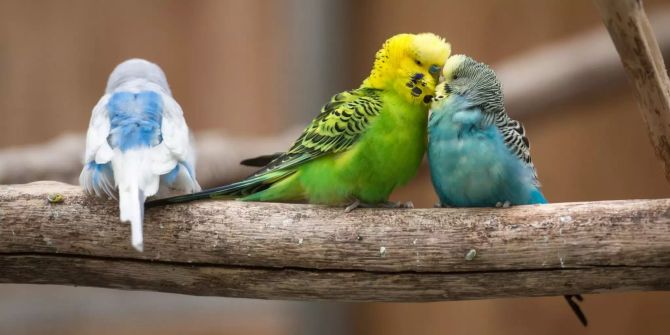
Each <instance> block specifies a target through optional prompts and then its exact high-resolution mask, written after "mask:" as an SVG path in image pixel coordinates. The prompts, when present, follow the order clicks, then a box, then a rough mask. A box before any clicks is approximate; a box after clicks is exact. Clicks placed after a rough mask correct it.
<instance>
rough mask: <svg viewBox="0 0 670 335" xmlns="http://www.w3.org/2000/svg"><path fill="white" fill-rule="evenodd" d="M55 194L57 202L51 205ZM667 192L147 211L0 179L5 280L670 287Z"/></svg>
mask: <svg viewBox="0 0 670 335" xmlns="http://www.w3.org/2000/svg"><path fill="white" fill-rule="evenodd" d="M56 193H58V194H60V195H62V199H63V201H62V202H61V203H50V202H49V200H48V198H49V197H50V196H51V199H54V197H53V195H55V194H56ZM668 208H670V199H661V200H630V201H608V202H593V203H570V204H551V205H537V206H519V207H513V208H509V209H415V210H380V209H360V210H358V209H357V210H355V211H354V212H352V213H349V214H345V213H344V212H343V211H342V209H341V208H328V207H322V206H314V205H291V204H272V203H263V204H259V203H243V202H238V201H218V202H215V201H209V202H197V203H193V204H188V205H176V206H167V207H163V208H156V209H150V210H147V213H146V219H145V250H146V251H145V252H144V253H137V252H135V251H134V250H133V249H132V248H131V246H130V242H129V227H128V226H127V225H126V224H122V223H120V222H119V221H118V210H117V204H116V203H115V202H114V201H102V200H98V199H94V198H89V197H86V196H84V195H83V194H82V192H81V191H80V189H79V188H78V187H75V186H70V185H66V184H60V183H54V182H40V183H33V184H27V185H9V186H0V269H2V271H0V282H4V283H10V282H12V283H50V284H68V285H87V286H103V287H113V288H124V289H144V290H152V291H165V292H176V293H186V294H195V295H222V296H234V297H251V298H272V299H335V300H344V301H432V300H453V299H459V300H460V299H478V298H494V297H511V296H541V295H560V294H570V293H577V292H581V293H590V292H604V291H627V290H670V210H668Z"/></svg>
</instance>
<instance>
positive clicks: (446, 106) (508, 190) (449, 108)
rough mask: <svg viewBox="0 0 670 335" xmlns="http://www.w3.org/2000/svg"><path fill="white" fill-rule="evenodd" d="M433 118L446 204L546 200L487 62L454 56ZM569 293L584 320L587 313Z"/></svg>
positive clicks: (434, 165) (432, 148)
mask: <svg viewBox="0 0 670 335" xmlns="http://www.w3.org/2000/svg"><path fill="white" fill-rule="evenodd" d="M442 80H443V81H442V82H441V83H440V84H439V85H438V86H437V88H436V89H435V99H434V102H433V105H432V107H431V109H430V116H429V120H428V161H429V163H430V171H431V177H432V181H433V186H434V188H435V191H436V192H437V195H438V197H439V200H440V204H441V205H442V206H449V207H494V206H496V207H500V206H502V207H507V206H509V205H525V204H543V203H546V202H547V201H546V200H545V197H544V196H543V195H542V192H541V191H540V184H539V182H538V179H537V174H536V172H535V167H534V166H533V163H532V161H531V158H530V146H529V142H528V139H527V138H526V133H525V130H524V128H523V126H522V125H521V123H519V122H518V121H516V120H513V119H511V118H510V117H509V116H508V115H507V113H506V112H505V107H504V104H503V94H502V87H501V84H500V81H499V80H498V79H497V77H496V75H495V72H493V70H492V69H491V68H489V67H488V66H487V65H486V64H483V63H480V62H477V61H475V60H473V59H472V58H470V57H467V56H464V55H454V56H451V57H450V58H449V59H448V60H447V62H446V64H445V66H444V68H443V71H442ZM573 297H574V298H576V299H578V300H581V297H580V296H578V295H574V296H566V298H567V300H568V303H569V304H570V306H571V307H572V308H573V310H574V311H575V313H576V314H577V316H578V317H579V319H580V321H582V323H583V324H584V325H586V318H585V317H584V315H583V313H582V312H581V310H580V309H579V306H578V305H577V304H576V302H575V301H574V300H572V298H573Z"/></svg>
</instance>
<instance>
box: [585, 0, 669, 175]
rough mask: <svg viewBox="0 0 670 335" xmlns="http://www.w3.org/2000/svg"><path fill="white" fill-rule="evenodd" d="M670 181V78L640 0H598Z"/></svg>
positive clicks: (598, 5) (596, 1)
mask: <svg viewBox="0 0 670 335" xmlns="http://www.w3.org/2000/svg"><path fill="white" fill-rule="evenodd" d="M595 3H596V6H597V7H598V10H599V11H600V15H601V16H602V19H603V22H604V23H605V26H606V27H607V29H608V30H609V32H610V36H611V37H612V41H614V45H615V46H616V49H617V51H618V52H619V56H620V57H621V62H622V63H623V67H624V69H625V70H626V73H627V74H628V77H629V78H630V79H631V81H632V82H633V84H634V87H635V90H634V92H635V96H636V97H637V101H638V103H639V105H640V110H641V112H642V117H643V119H644V121H645V123H646V124H647V128H648V130H649V137H650V138H651V142H652V143H653V145H654V148H655V149H656V155H657V156H658V157H659V159H661V160H662V161H663V164H664V165H665V177H666V179H667V180H668V181H670V79H668V73H667V71H666V68H665V65H664V64H663V56H662V54H661V50H660V48H659V45H658V43H657V42H656V38H655V37H654V33H653V30H652V28H651V25H650V23H649V20H648V19H647V15H646V14H645V12H644V9H643V8H642V2H641V1H640V0H595Z"/></svg>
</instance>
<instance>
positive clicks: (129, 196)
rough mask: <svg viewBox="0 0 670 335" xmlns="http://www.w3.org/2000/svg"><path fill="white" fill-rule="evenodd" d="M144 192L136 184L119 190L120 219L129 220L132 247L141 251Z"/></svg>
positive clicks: (142, 246)
mask: <svg viewBox="0 0 670 335" xmlns="http://www.w3.org/2000/svg"><path fill="white" fill-rule="evenodd" d="M143 204H144V194H143V193H142V191H140V190H139V188H138V187H137V186H136V185H133V187H129V188H125V189H123V190H119V211H120V218H121V221H123V222H127V221H130V232H131V243H132V245H133V247H134V248H135V249H136V250H137V251H140V252H142V251H143V250H144V239H143V236H142V223H143V218H144V206H143Z"/></svg>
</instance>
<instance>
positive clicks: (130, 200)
mask: <svg viewBox="0 0 670 335" xmlns="http://www.w3.org/2000/svg"><path fill="white" fill-rule="evenodd" d="M146 156H147V155H146V152H142V150H129V151H127V152H125V153H120V152H117V153H116V154H115V155H114V158H113V159H112V165H113V167H114V177H115V180H116V182H117V186H118V189H119V212H120V215H119V216H120V219H121V221H123V222H128V221H129V222H130V232H131V242H132V245H133V247H134V248H135V249H137V251H140V252H141V251H143V250H144V239H143V236H142V234H143V232H142V230H143V229H142V224H143V221H144V220H143V219H144V201H145V200H146V197H147V195H149V196H151V195H153V194H147V193H152V192H153V193H155V192H156V191H155V189H157V188H158V186H157V185H158V178H159V177H158V176H156V175H154V174H153V173H151V166H150V165H149V164H146V163H147V162H149V160H148V159H146Z"/></svg>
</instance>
